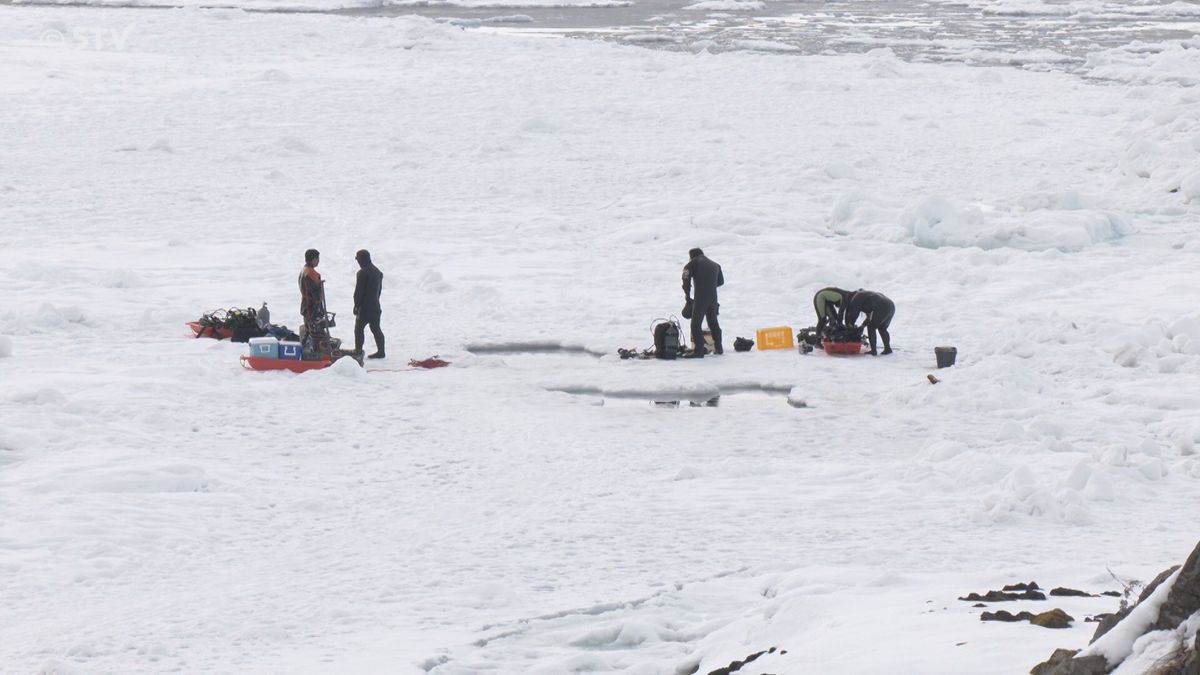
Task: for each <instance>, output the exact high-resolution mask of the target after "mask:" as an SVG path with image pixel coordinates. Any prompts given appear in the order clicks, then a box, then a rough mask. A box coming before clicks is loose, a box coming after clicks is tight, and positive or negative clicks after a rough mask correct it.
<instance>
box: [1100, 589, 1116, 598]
mask: <svg viewBox="0 0 1200 675" xmlns="http://www.w3.org/2000/svg"><path fill="white" fill-rule="evenodd" d="M1100 595H1107V596H1108V597H1110V598H1119V597H1121V591H1104V592H1103V593H1101V594H1100Z"/></svg>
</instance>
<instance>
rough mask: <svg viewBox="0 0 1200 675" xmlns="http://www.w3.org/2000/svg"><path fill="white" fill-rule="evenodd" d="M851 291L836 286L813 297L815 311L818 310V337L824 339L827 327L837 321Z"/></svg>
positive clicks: (826, 288) (824, 289)
mask: <svg viewBox="0 0 1200 675" xmlns="http://www.w3.org/2000/svg"><path fill="white" fill-rule="evenodd" d="M849 296H850V291H846V290H843V289H841V288H838V287H836V286H826V287H825V288H822V289H821V290H819V291H817V294H816V295H814V296H813V309H815V310H817V335H818V336H819V337H824V335H825V326H827V325H829V324H832V323H833V322H835V321H837V318H838V317H839V316H841V314H842V308H843V307H844V306H845V304H846V298H847V297H849Z"/></svg>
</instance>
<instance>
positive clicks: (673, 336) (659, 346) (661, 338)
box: [654, 320, 680, 359]
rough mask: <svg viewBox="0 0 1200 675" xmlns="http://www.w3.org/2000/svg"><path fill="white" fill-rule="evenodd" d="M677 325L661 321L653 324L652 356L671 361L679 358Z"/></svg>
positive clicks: (672, 322)
mask: <svg viewBox="0 0 1200 675" xmlns="http://www.w3.org/2000/svg"><path fill="white" fill-rule="evenodd" d="M679 349H680V344H679V324H678V323H676V322H674V321H666V320H662V321H659V322H658V323H656V324H654V356H655V358H660V359H673V358H675V357H677V356H679Z"/></svg>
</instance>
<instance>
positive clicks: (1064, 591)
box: [1050, 586, 1096, 598]
mask: <svg viewBox="0 0 1200 675" xmlns="http://www.w3.org/2000/svg"><path fill="white" fill-rule="evenodd" d="M1050 595H1057V596H1061V597H1070V598H1094V597H1096V596H1095V595H1092V594H1091V593H1088V592H1087V591H1077V590H1075V589H1074V588H1063V587H1062V586H1059V587H1058V588H1055V589H1052V590H1051V591H1050Z"/></svg>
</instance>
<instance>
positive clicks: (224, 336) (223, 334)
mask: <svg viewBox="0 0 1200 675" xmlns="http://www.w3.org/2000/svg"><path fill="white" fill-rule="evenodd" d="M187 325H188V328H191V329H192V334H193V335H195V336H196V337H198V338H202V337H203V338H212V339H214V340H228V339H229V338H232V337H233V329H231V328H214V327H213V326H203V325H201V324H200V322H199V321H189V322H188V324H187Z"/></svg>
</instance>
